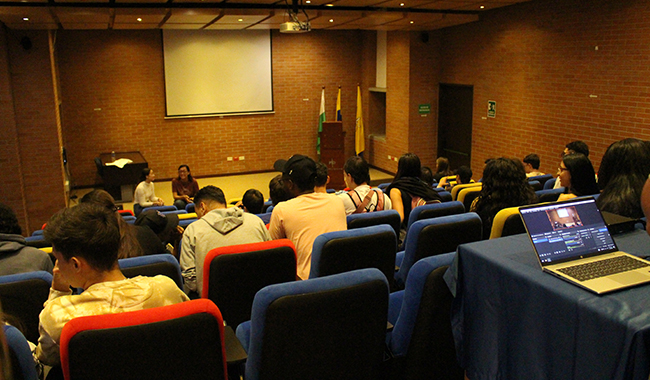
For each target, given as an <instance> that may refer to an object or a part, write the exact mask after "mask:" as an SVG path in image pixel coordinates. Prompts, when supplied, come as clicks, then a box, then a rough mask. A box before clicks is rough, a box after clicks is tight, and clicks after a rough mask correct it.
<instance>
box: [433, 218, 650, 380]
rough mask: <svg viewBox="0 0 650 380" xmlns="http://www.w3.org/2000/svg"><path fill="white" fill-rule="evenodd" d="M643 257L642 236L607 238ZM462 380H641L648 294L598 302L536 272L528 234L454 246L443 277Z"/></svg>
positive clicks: (646, 240) (646, 250) (646, 290)
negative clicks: (464, 379) (451, 300)
mask: <svg viewBox="0 0 650 380" xmlns="http://www.w3.org/2000/svg"><path fill="white" fill-rule="evenodd" d="M615 241H616V243H617V244H618V247H619V249H620V250H623V251H625V252H628V253H631V254H636V255H639V256H648V255H650V237H648V235H647V234H646V232H645V231H643V230H636V231H633V232H630V233H627V234H624V235H619V236H616V237H615ZM446 280H447V283H448V285H449V287H450V289H451V291H452V293H454V294H455V300H454V304H453V308H452V325H453V326H452V327H453V331H454V338H455V340H456V348H457V354H458V360H459V361H460V364H461V366H462V367H463V368H465V369H466V370H467V376H468V377H469V379H470V380H481V379H527V380H528V379H549V380H551V379H552V380H557V379H589V380H594V379H607V380H611V379H643V380H647V379H648V374H649V373H650V367H649V359H650V358H649V356H650V285H642V286H639V287H635V288H631V289H625V290H621V291H618V292H615V293H610V294H606V295H601V296H598V295H596V294H593V293H590V292H588V291H587V290H584V289H582V288H579V287H577V286H575V285H572V284H570V283H568V282H565V281H563V280H561V279H559V278H556V277H554V276H553V275H551V274H548V273H545V272H542V270H541V267H540V265H539V263H538V261H537V256H536V255H535V252H534V251H533V248H532V245H531V243H530V240H529V239H528V236H527V235H525V234H524V235H515V236H511V237H506V238H501V239H494V240H488V241H481V242H477V243H471V244H466V245H461V246H460V247H459V249H458V254H457V255H456V258H455V259H454V262H453V263H452V266H451V268H450V270H449V271H448V272H447V274H446Z"/></svg>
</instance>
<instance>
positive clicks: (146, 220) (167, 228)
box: [134, 210, 183, 258]
mask: <svg viewBox="0 0 650 380" xmlns="http://www.w3.org/2000/svg"><path fill="white" fill-rule="evenodd" d="M134 224H135V225H136V226H143V227H149V228H150V229H151V230H152V231H153V232H154V233H155V234H156V236H158V238H159V239H160V241H161V242H162V246H163V248H164V247H165V245H167V251H168V252H169V253H171V254H173V255H174V257H176V258H178V257H179V256H180V249H179V248H180V244H179V243H180V240H181V237H182V235H183V227H181V226H179V225H178V215H176V214H163V213H162V212H160V211H158V210H146V211H144V212H142V213H141V214H140V215H138V218H137V219H136V220H135V223H134ZM170 245H171V247H170ZM158 253H164V250H163V251H162V252H158Z"/></svg>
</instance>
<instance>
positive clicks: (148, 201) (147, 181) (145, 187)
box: [133, 168, 165, 216]
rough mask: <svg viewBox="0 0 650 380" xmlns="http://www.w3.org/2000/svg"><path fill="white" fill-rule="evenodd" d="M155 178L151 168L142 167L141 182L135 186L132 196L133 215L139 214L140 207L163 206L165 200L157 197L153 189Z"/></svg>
mask: <svg viewBox="0 0 650 380" xmlns="http://www.w3.org/2000/svg"><path fill="white" fill-rule="evenodd" d="M155 178H156V175H155V174H154V173H153V170H151V169H149V168H144V169H142V174H141V175H140V179H141V181H142V182H140V183H139V184H138V187H136V188H135V195H134V196H133V198H134V199H133V213H134V214H135V216H138V215H140V213H141V212H142V209H144V208H145V207H151V206H163V205H164V204H165V201H163V199H162V198H159V197H157V196H156V192H155V191H154V187H153V180H154V179H155Z"/></svg>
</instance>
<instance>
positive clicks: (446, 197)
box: [438, 191, 452, 202]
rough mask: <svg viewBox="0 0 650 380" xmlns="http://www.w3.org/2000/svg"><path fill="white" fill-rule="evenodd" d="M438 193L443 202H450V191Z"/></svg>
mask: <svg viewBox="0 0 650 380" xmlns="http://www.w3.org/2000/svg"><path fill="white" fill-rule="evenodd" d="M438 195H440V198H442V201H443V202H451V201H452V198H451V193H450V192H448V191H439V192H438Z"/></svg>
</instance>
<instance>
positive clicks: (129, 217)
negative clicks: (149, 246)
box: [122, 215, 137, 223]
mask: <svg viewBox="0 0 650 380" xmlns="http://www.w3.org/2000/svg"><path fill="white" fill-rule="evenodd" d="M122 219H124V221H125V222H127V223H129V222H131V223H134V222H135V220H136V219H137V218H136V217H135V216H133V215H122Z"/></svg>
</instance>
